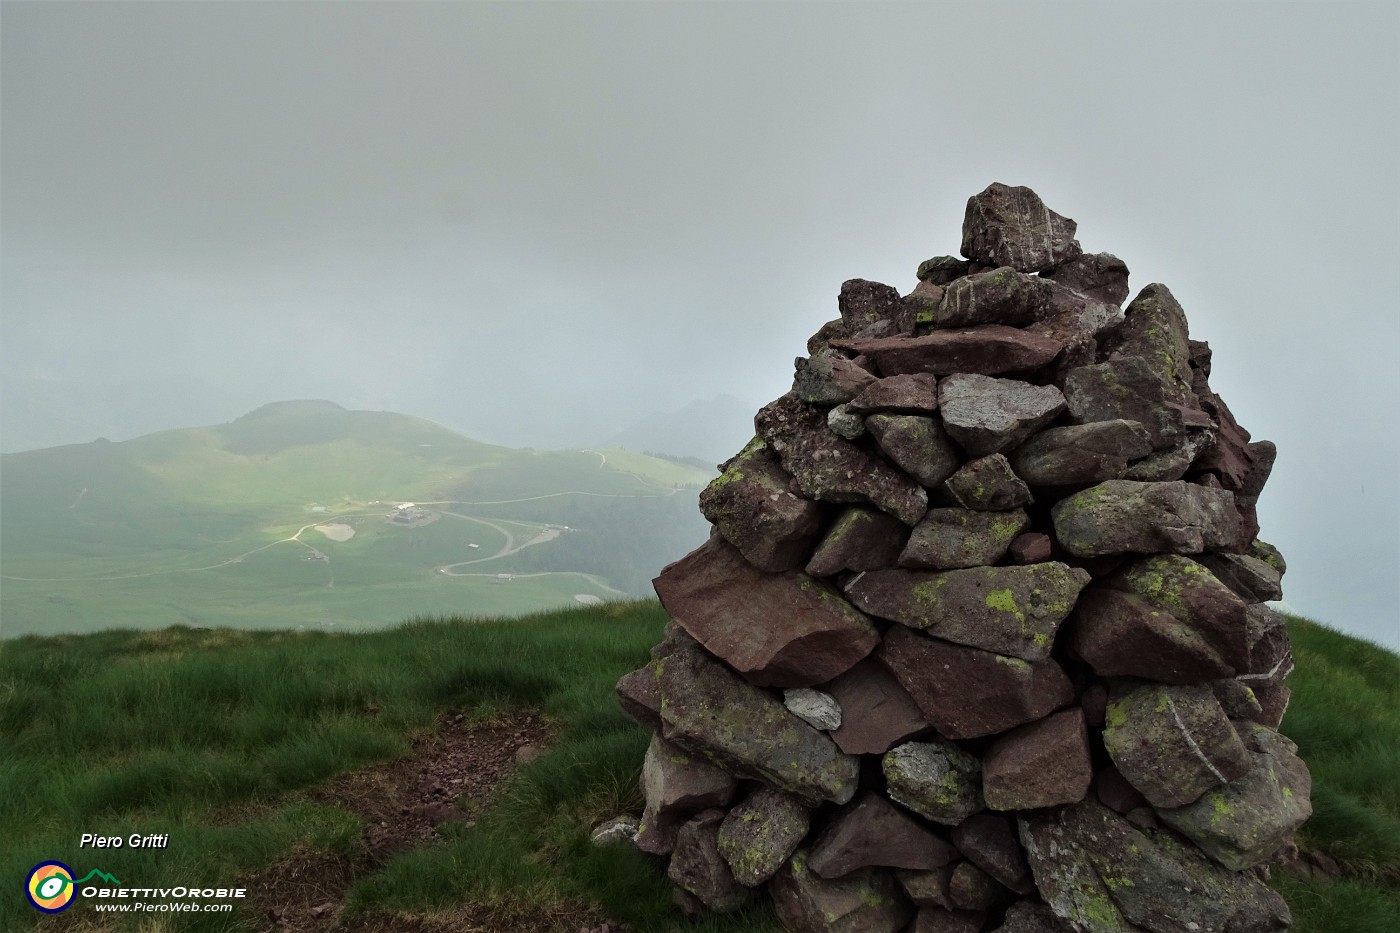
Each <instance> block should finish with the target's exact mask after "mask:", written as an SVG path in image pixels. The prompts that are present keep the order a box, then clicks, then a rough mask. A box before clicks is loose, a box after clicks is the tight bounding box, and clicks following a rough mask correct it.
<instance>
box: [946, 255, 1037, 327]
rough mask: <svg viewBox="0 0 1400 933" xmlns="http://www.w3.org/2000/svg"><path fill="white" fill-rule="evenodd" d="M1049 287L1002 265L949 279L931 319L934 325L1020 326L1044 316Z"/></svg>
mask: <svg viewBox="0 0 1400 933" xmlns="http://www.w3.org/2000/svg"><path fill="white" fill-rule="evenodd" d="M1053 291H1054V286H1053V285H1051V284H1050V283H1049V282H1048V281H1046V280H1045V279H1042V278H1037V277H1036V276H1033V275H1025V274H1023V273H1020V272H1017V271H1016V270H1015V269H1012V268H1011V267H1009V266H1003V267H1002V268H1000V269H993V270H992V271H990V272H982V273H978V274H977V275H969V276H966V277H965V278H960V279H958V280H956V281H954V282H951V283H949V285H948V287H947V288H946V289H945V290H944V292H943V301H942V302H941V303H940V304H939V306H938V309H937V311H935V312H934V316H933V321H932V322H931V323H932V324H933V326H934V327H968V326H972V325H976V324H1009V325H1011V326H1013V327H1021V326H1024V325H1026V324H1031V323H1033V322H1035V321H1038V320H1040V319H1041V318H1043V317H1045V316H1046V314H1047V313H1048V312H1049V309H1050V295H1051V294H1052V292H1053Z"/></svg>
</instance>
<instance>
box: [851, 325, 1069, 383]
mask: <svg viewBox="0 0 1400 933" xmlns="http://www.w3.org/2000/svg"><path fill="white" fill-rule="evenodd" d="M831 345H832V346H833V347H838V348H840V349H842V350H853V351H855V352H856V353H859V354H861V355H863V356H866V357H868V358H869V359H870V360H871V361H872V362H873V363H874V365H875V368H876V370H877V371H878V372H879V374H880V375H881V376H897V375H900V374H903V373H933V374H935V375H939V376H946V375H951V374H953V373H982V374H983V375H986V376H996V375H1000V374H1002V373H1024V372H1030V371H1031V370H1033V369H1039V368H1040V367H1041V366H1044V365H1045V364H1046V363H1049V362H1050V361H1051V360H1053V359H1054V358H1055V357H1056V356H1057V355H1059V352H1060V350H1062V349H1063V348H1064V344H1063V343H1061V342H1060V341H1059V340H1056V339H1054V338H1052V337H1046V336H1043V335H1039V334H1032V333H1030V332H1028V331H1024V330H1021V329H1019V328H1016V327H1007V326H1006V325H1004V324H984V325H982V326H980V327H960V328H957V329H956V330H938V331H934V332H933V333H931V334H926V335H924V336H922V337H887V338H881V339H874V340H867V339H861V338H846V339H837V340H832V341H831Z"/></svg>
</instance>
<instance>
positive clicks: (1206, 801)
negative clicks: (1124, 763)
mask: <svg viewBox="0 0 1400 933" xmlns="http://www.w3.org/2000/svg"><path fill="white" fill-rule="evenodd" d="M1245 744H1246V745H1247V746H1248V748H1249V753H1250V757H1251V758H1252V759H1253V764H1252V766H1251V767H1250V769H1249V771H1248V773H1246V774H1245V775H1244V776H1243V777H1241V778H1238V779H1236V780H1233V781H1231V782H1230V783H1228V784H1225V785H1223V786H1221V787H1216V788H1213V789H1212V790H1208V791H1206V792H1205V794H1204V795H1202V796H1201V798H1200V799H1198V800H1197V801H1196V802H1195V803H1191V804H1187V805H1186V806H1184V807H1178V808H1176V809H1161V810H1158V811H1157V813H1158V816H1160V817H1161V818H1162V822H1164V823H1166V824H1167V825H1168V826H1170V827H1172V828H1173V829H1175V830H1176V831H1177V832H1179V833H1181V834H1182V835H1183V836H1186V837H1187V838H1189V839H1190V840H1191V841H1192V842H1194V843H1196V845H1198V846H1200V847H1201V849H1202V850H1204V851H1205V852H1206V853H1207V854H1208V855H1210V856H1211V858H1213V859H1215V860H1216V861H1217V862H1219V863H1220V864H1221V865H1224V866H1225V867H1226V868H1228V869H1230V870H1231V871H1244V870H1245V869H1246V868H1251V867H1253V866H1254V865H1257V864H1259V863H1260V862H1262V861H1264V860H1265V859H1267V858H1269V857H1270V856H1272V855H1273V854H1274V853H1275V852H1277V851H1278V850H1279V849H1280V848H1281V847H1282V846H1283V845H1284V844H1285V843H1287V842H1288V840H1289V839H1291V838H1292V837H1293V833H1294V832H1295V831H1296V830H1297V829H1298V827H1299V826H1302V825H1303V823H1304V822H1305V821H1306V820H1307V818H1308V817H1309V816H1311V815H1312V797H1311V795H1312V775H1311V774H1310V773H1309V772H1308V766H1307V765H1305V764H1304V763H1303V761H1302V759H1300V758H1299V757H1298V754H1297V752H1298V746H1297V745H1295V744H1293V742H1292V741H1290V740H1289V739H1288V738H1286V737H1285V736H1282V735H1280V734H1279V733H1277V732H1275V731H1274V730H1272V729H1266V728H1264V727H1263V726H1253V727H1252V728H1249V729H1248V731H1247V733H1246V740H1245Z"/></svg>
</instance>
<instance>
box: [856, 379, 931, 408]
mask: <svg viewBox="0 0 1400 933" xmlns="http://www.w3.org/2000/svg"><path fill="white" fill-rule="evenodd" d="M846 407H847V408H849V409H850V410H851V411H852V412H855V413H856V414H860V415H873V414H874V413H875V412H879V411H886V412H890V413H891V414H896V415H931V414H933V413H935V412H936V411H938V377H937V376H934V375H933V374H932V373H907V374H905V375H902V376H886V377H885V378H884V379H879V380H877V381H875V382H873V383H871V384H870V386H869V387H868V388H866V390H865V391H864V392H862V393H860V395H857V396H856V397H855V398H853V399H851V401H850V402H849V403H848V404H847V406H846Z"/></svg>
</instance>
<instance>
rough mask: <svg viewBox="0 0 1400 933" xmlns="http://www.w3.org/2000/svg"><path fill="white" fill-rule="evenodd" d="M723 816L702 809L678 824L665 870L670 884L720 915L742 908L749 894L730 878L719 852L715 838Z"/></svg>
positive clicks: (719, 813) (721, 813)
mask: <svg viewBox="0 0 1400 933" xmlns="http://www.w3.org/2000/svg"><path fill="white" fill-rule="evenodd" d="M723 819H724V811H723V810H706V811H705V812H703V813H700V814H698V815H697V816H695V817H694V818H693V819H691V820H690V821H689V822H687V823H686V824H685V825H684V826H682V827H681V829H680V832H679V833H678V834H677V836H676V849H675V851H674V852H673V853H672V854H671V864H670V866H669V867H668V869H667V871H666V877H667V878H669V879H671V883H672V884H675V885H676V886H677V887H680V888H681V889H682V890H684V891H687V892H689V893H690V894H692V895H694V896H695V897H696V898H698V899H699V900H700V902H701V903H702V904H704V905H705V906H706V907H707V908H709V909H710V910H712V911H714V912H715V913H720V914H725V913H732V912H733V911H736V910H738V909H739V908H741V907H743V906H744V905H745V904H746V903H748V901H749V898H750V896H751V894H752V892H751V891H750V890H749V889H748V888H746V887H744V886H743V885H741V884H740V883H739V882H738V881H736V880H735V879H734V874H733V872H731V871H730V870H729V865H728V863H726V862H725V860H724V858H723V856H721V855H720V852H719V846H718V845H717V844H716V838H717V836H718V833H719V826H720V821H721V820H723Z"/></svg>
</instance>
